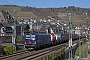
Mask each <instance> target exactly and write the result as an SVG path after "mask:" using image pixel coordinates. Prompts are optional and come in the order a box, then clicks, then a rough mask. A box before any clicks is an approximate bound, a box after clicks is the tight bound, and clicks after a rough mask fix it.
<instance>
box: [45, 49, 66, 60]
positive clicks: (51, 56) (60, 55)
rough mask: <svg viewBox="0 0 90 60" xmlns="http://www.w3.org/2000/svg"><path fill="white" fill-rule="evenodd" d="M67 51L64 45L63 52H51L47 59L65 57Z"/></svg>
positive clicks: (53, 59) (58, 59) (52, 59)
mask: <svg viewBox="0 0 90 60" xmlns="http://www.w3.org/2000/svg"><path fill="white" fill-rule="evenodd" d="M65 53H66V50H65V48H64V47H62V50H61V52H58V53H54V54H49V55H48V56H47V57H46V58H45V60H60V59H63V58H64V54H65Z"/></svg>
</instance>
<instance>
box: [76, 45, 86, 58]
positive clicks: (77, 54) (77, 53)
mask: <svg viewBox="0 0 90 60" xmlns="http://www.w3.org/2000/svg"><path fill="white" fill-rule="evenodd" d="M79 48H80V50H81V51H80V52H81V58H86V57H87V44H86V43H84V44H82V45H81V46H79V47H78V48H77V50H76V52H75V56H79Z"/></svg>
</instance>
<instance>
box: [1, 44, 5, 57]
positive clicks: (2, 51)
mask: <svg viewBox="0 0 90 60" xmlns="http://www.w3.org/2000/svg"><path fill="white" fill-rule="evenodd" d="M4 54H5V51H4V49H3V46H1V45H0V55H4Z"/></svg>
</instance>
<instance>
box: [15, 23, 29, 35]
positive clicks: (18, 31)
mask: <svg viewBox="0 0 90 60" xmlns="http://www.w3.org/2000/svg"><path fill="white" fill-rule="evenodd" d="M29 29H30V27H29V25H28V24H19V25H17V27H16V34H17V35H21V36H23V35H24V34H25V33H26V32H28V31H29Z"/></svg>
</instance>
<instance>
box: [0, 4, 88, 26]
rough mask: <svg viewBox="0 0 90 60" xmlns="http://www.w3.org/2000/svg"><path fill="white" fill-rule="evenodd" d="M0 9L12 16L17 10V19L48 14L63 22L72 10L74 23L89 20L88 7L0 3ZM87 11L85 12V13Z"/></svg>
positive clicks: (44, 16)
mask: <svg viewBox="0 0 90 60" xmlns="http://www.w3.org/2000/svg"><path fill="white" fill-rule="evenodd" d="M0 10H6V11H8V12H9V13H10V14H11V15H12V16H14V10H16V11H17V17H18V20H20V19H22V18H23V19H29V18H36V19H38V20H39V19H40V18H46V19H48V16H51V17H53V18H54V19H56V20H58V19H62V21H63V22H65V23H67V22H68V21H69V16H68V14H69V12H72V22H73V24H74V25H77V24H84V23H87V22H88V23H89V22H90V9H89V8H80V7H74V6H69V7H68V8H66V7H61V8H35V7H28V6H26V7H24V6H13V5H0ZM86 13H87V14H86Z"/></svg>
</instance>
